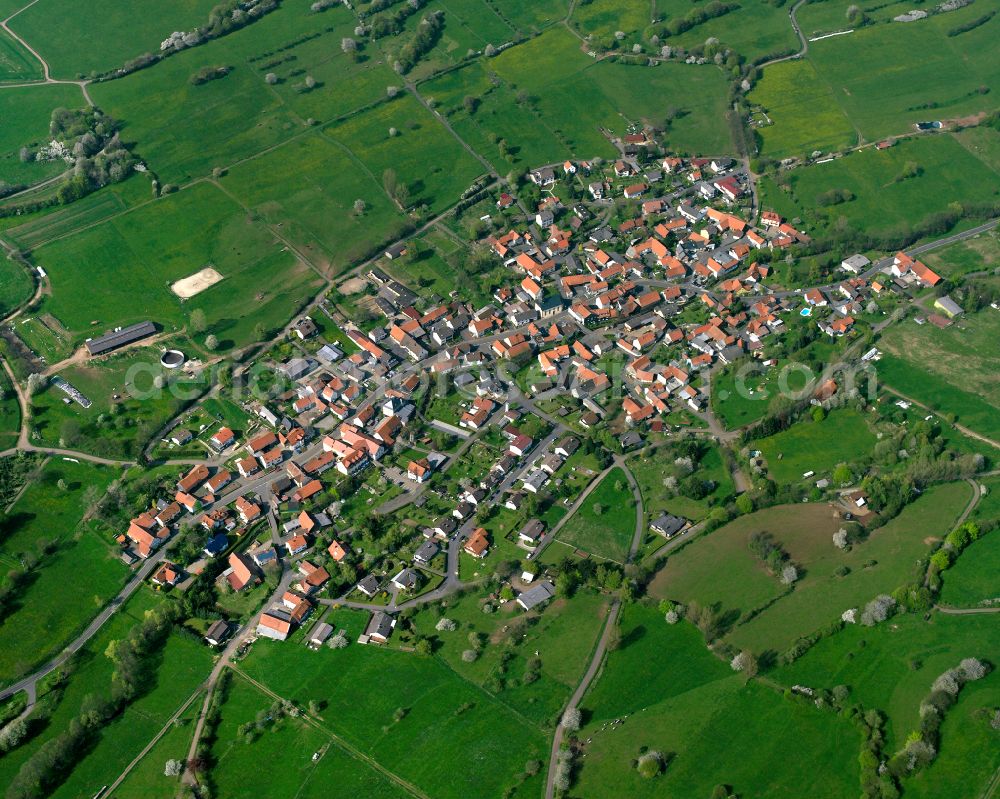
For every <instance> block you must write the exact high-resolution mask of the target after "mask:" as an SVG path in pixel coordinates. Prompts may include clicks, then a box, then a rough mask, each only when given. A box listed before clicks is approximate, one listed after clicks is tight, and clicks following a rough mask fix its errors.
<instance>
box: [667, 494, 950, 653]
mask: <svg viewBox="0 0 1000 799" xmlns="http://www.w3.org/2000/svg"><path fill="white" fill-rule="evenodd" d="M969 494H970V491H969V487H968V486H967V485H966V484H965V483H950V484H945V485H940V486H935V487H933V488H931V489H929V490H927V491H926V492H925V493H924V494H923V495H922V496H921V497H919V498H918V499H916V500H915V501H914V502H913V503H911V504H910V505H908V506H907V507H906V508H904V510H903V512H902V513H901V514H900V515H899V516H897V517H896V518H895V519H893V520H892V521H890V522H889V523H888V524H886V525H885V526H883V527H880V528H878V529H876V530H873V531H872V532H871V533H870V534H869V535H868V537H867V538H865V539H864V540H863V541H861V542H860V543H857V544H855V545H854V546H853V547H852V548H851V549H850V550H849V551H846V552H845V551H841V550H839V549H837V548H836V547H835V546H834V545H833V543H832V540H831V537H832V535H833V533H834V532H836V530H837V529H838V528H840V527H841V526H842V524H843V523H842V521H841V520H840V518H839V517H838V515H837V514H836V513H835V512H834V509H833V508H832V507H831V506H829V505H826V504H799V505H780V506H776V507H773V508H766V509H764V510H760V511H757V512H755V513H752V514H750V515H748V516H742V517H740V518H738V519H736V520H734V521H732V522H730V523H729V524H727V525H725V526H724V527H721V528H719V529H718V530H715V531H714V532H712V533H709V534H707V535H702V536H699V537H698V538H696V539H694V540H693V541H692V542H690V543H688V544H687V545H686V546H684V547H682V548H681V549H680V550H679V551H678V552H676V553H675V554H672V555H670V556H669V557H668V559H667V563H666V565H665V566H664V567H663V569H662V570H661V571H660V572H659V573H658V574H657V575H656V577H655V578H654V580H653V582H652V584H651V585H650V589H649V592H650V595H651V596H653V597H655V598H658V599H662V598H667V599H671V600H674V601H678V602H682V603H685V604H686V603H688V602H691V601H695V602H697V603H698V604H699V605H702V606H715V607H716V608H717V610H718V613H719V614H720V618H721V620H722V626H723V630H724V631H725V640H726V641H728V642H729V643H731V644H732V645H734V646H736V647H739V648H746V649H750V650H752V651H754V652H758V653H759V652H763V651H765V650H773V651H774V652H780V651H783V650H784V649H785V648H786V647H787V646H788V645H789V644H791V643H792V642H793V641H794V640H795V639H796V638H798V637H800V636H804V635H808V634H810V633H812V632H814V631H816V630H817V629H819V628H820V627H822V626H823V625H824V624H828V623H831V622H833V621H835V620H836V619H838V618H839V617H840V614H841V613H843V611H844V610H846V609H847V608H849V607H859V606H862V605H864V603H865V602H867V601H868V600H870V599H872V598H873V597H874V596H876V594H878V593H883V592H884V593H887V592H890V591H892V590H894V589H895V588H896V587H897V586H899V585H901V584H902V583H904V582H906V581H907V580H909V579H912V578H913V576H914V574H913V572H914V569H915V566H916V563H917V561H918V559H919V558H921V557H923V556H925V555H926V554H927V552H928V545H927V544H926V543H925V538H927V537H929V536H942V535H944V534H946V533H947V532H948V531H950V529H951V525H952V524H954V522H955V520H956V519H957V518H958V515H959V514H960V513H961V511H962V509H963V508H964V507H965V504H966V503H967V502H968V500H969ZM755 532H767V533H769V534H770V535H771V536H772V537H773V539H774V541H775V542H776V543H778V544H779V545H780V546H781V547H782V548H783V549H784V550H785V551H786V552H787V553H788V557H789V560H790V561H791V562H792V563H794V564H796V566H797V567H798V569H799V572H800V578H799V580H798V581H797V582H796V583H795V584H794V588H789V587H786V586H783V585H782V584H781V583H780V581H779V579H778V577H777V576H776V575H771V574H769V573H768V572H767V571H766V570H765V569H764V567H763V566H762V565H761V564H760V563H759V562H758V561H757V560H756V559H755V558H754V556H753V555H752V553H751V552H750V550H749V548H748V542H749V538H750V535H751V534H752V533H755ZM720 575H725V579H721V578H720Z"/></svg>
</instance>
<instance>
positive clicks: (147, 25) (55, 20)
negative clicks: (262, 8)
mask: <svg viewBox="0 0 1000 799" xmlns="http://www.w3.org/2000/svg"><path fill="white" fill-rule="evenodd" d="M214 5H215V3H214V0H163V2H160V3H157V4H156V8H155V10H154V11H151V12H150V13H146V14H134V13H132V12H133V10H134V9H133V8H132V7H131V6H130V5H129V4H128V3H124V2H122V0H93V2H91V3H88V4H87V6H86V7H85V8H84V7H81V6H80V5H78V4H76V3H73V2H72V0H55V2H51V3H38V4H33V5H31V6H30V7H29V8H26V9H25V10H24V11H23V12H21V13H20V14H18V15H17V16H16V17H15V18H14V19H13V20H12V21H11V23H10V26H11V28H12V29H13V30H15V31H16V32H17V33H18V34H19V35H20V36H23V37H24V38H25V39H26V40H27V41H29V42H31V43H32V46H33V47H34V48H35V49H36V50H38V52H39V53H41V54H42V57H43V58H44V59H45V60H46V61H48V63H49V66H50V68H51V69H52V73H53V77H57V78H75V77H77V76H78V75H79V76H84V75H89V74H90V73H91V72H104V71H108V70H111V69H114V68H116V67H120V66H122V64H124V63H125V62H126V61H128V60H129V59H131V58H135V57H136V56H138V55H142V54H143V53H155V52H159V49H160V42H162V41H163V40H164V39H166V38H167V37H168V36H169V35H170V33H171V32H172V31H189V30H192V29H193V28H195V27H197V26H198V25H203V24H205V23H207V22H208V12H209V11H210V10H211V9H212V7H213V6H214Z"/></svg>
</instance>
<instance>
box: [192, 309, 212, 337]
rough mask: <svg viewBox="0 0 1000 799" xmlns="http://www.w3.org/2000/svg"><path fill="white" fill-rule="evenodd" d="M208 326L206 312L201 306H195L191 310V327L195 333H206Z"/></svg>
mask: <svg viewBox="0 0 1000 799" xmlns="http://www.w3.org/2000/svg"><path fill="white" fill-rule="evenodd" d="M207 327H208V321H207V320H206V319H205V312H204V311H203V310H202V309H201V308H195V309H194V310H193V311H192V312H191V329H192V330H194V332H195V333H204V332H205V329H206V328H207Z"/></svg>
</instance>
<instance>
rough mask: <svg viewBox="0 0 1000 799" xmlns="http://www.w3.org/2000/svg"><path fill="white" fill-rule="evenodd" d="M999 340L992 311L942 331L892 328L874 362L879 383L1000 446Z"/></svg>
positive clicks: (999, 320)
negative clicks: (951, 416)
mask: <svg viewBox="0 0 1000 799" xmlns="http://www.w3.org/2000/svg"><path fill="white" fill-rule="evenodd" d="M997 336H1000V314H998V313H997V312H996V311H994V310H993V309H992V308H984V309H983V310H982V311H980V312H979V313H976V314H973V315H971V316H967V317H963V318H961V319H960V320H959V321H958V322H957V323H956V324H954V325H952V326H951V327H949V328H946V329H944V330H941V329H940V328H937V327H934V326H933V325H922V326H920V325H917V324H915V323H913V322H912V321H909V320H908V321H905V322H903V323H901V324H898V325H892V326H891V327H889V328H888V329H887V330H886V331H885V333H884V334H883V335H882V337H881V338H880V339H879V346H880V348H881V349H882V350H883V352H884V353H885V355H884V356H883V357H882V359H881V360H880V361H879V362H878V376H879V381H880V382H881V383H883V384H885V385H887V386H890V387H892V388H894V389H896V390H897V391H901V392H902V393H903V394H905V395H907V396H909V397H912V398H913V399H915V400H918V401H919V402H922V403H924V404H925V405H928V406H930V407H931V408H934V409H935V410H938V411H940V412H941V413H954V414H955V415H956V416H957V417H958V421H959V423H960V424H962V425H965V426H966V427H968V428H970V429H972V430H974V431H976V432H977V433H980V434H982V435H986V436H989V437H991V438H993V439H994V440H1000V414H998V411H997V409H998V408H1000V382H998V381H997V370H998V368H1000V356H998V353H997V351H996V347H995V346H993V342H996V340H997Z"/></svg>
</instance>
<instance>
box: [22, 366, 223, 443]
mask: <svg viewBox="0 0 1000 799" xmlns="http://www.w3.org/2000/svg"><path fill="white" fill-rule="evenodd" d="M159 358H160V350H159V349H157V348H152V347H140V348H138V349H131V350H127V351H125V352H122V353H119V354H117V355H112V356H110V357H108V358H106V359H103V360H101V361H99V362H94V363H85V364H81V365H79V366H71V367H69V368H67V369H63V370H62V371H61V372H60V373H59V376H60V377H62V378H63V379H64V380H67V381H68V382H69V383H70V384H71V385H73V386H75V387H76V388H77V389H78V390H79V391H81V392H82V393H83V394H84V396H85V397H87V398H88V399H89V400H90V401H91V403H92V404H91V406H90V407H89V408H84V407H82V406H81V405H79V404H77V403H75V402H72V403H65V402H63V399H64V398H66V394H65V393H63V391H61V390H60V389H59V388H56V387H55V386H52V385H49V386H48V387H46V388H44V389H42V390H41V391H39V393H37V394H35V395H34V396H33V397H32V398H31V407H32V420H31V421H32V429H33V430H35V431H37V432H38V435H39V437H40V438H41V440H42V441H43V442H46V443H49V444H51V445H53V446H60V445H62V446H65V447H67V448H70V449H72V448H74V447H76V448H78V449H80V450H82V451H85V452H92V453H93V454H95V455H101V456H104V457H112V458H134V457H136V456H137V455H138V454H139V453H140V452H141V450H142V447H143V445H144V444H145V442H146V441H147V440H148V439H149V438H150V436H152V435H154V434H155V433H156V432H157V431H158V430H159V429H160V428H161V427H162V426H163V425H164V424H165V423H166V422H167V420H169V419H170V418H171V417H172V416H174V415H175V414H176V413H178V412H179V411H180V410H181V408H182V407H183V405H184V403H185V402H186V401H188V400H190V399H193V398H194V396H197V392H199V391H202V390H204V387H205V386H204V383H203V382H198V381H186V380H180V379H176V378H175V379H173V380H172V381H171V382H168V383H167V384H166V385H165V387H164V388H163V389H157V388H156V387H155V386H154V384H153V381H154V380H155V379H156V376H158V375H165V376H167V377H168V380H169V379H170V376H169V375H167V373H166V370H165V369H163V367H161V366H160V363H159Z"/></svg>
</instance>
